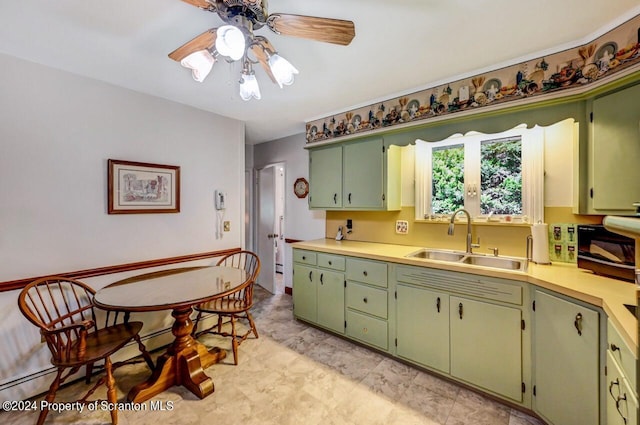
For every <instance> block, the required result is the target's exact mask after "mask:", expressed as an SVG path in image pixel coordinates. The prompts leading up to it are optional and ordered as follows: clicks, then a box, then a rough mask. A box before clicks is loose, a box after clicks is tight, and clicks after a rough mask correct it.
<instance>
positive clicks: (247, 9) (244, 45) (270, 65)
mask: <svg viewBox="0 0 640 425" xmlns="http://www.w3.org/2000/svg"><path fill="white" fill-rule="evenodd" d="M182 1H184V2H185V3H189V4H191V5H193V6H196V7H199V8H200V9H203V10H206V11H209V12H215V13H217V14H218V16H219V17H220V18H221V19H222V21H224V23H225V24H224V25H222V26H220V27H218V28H211V29H209V30H207V31H206V32H204V33H202V34H200V35H199V36H197V37H195V38H194V39H193V40H191V41H189V42H187V43H185V44H184V45H182V46H180V47H179V48H177V49H176V50H174V51H173V52H171V53H170V54H169V57H170V58H171V59H173V60H175V61H177V62H180V63H181V65H182V66H184V67H186V68H189V69H191V70H192V74H193V78H194V79H195V80H196V81H200V82H202V81H203V80H204V79H205V78H206V76H207V75H208V74H209V72H210V71H211V69H212V67H213V64H214V63H215V62H216V60H218V58H219V57H221V56H222V57H224V59H225V60H227V61H228V62H233V61H237V60H241V61H242V74H241V79H240V96H241V97H242V99H243V100H249V99H251V98H255V99H260V90H259V88H258V84H257V81H256V80H255V75H254V73H253V69H252V66H253V65H254V64H257V63H260V65H261V66H262V68H263V69H264V70H265V72H266V73H267V75H268V76H269V78H270V79H271V80H272V81H273V82H274V83H276V84H278V85H279V86H280V87H282V86H283V85H290V84H292V83H293V78H294V75H295V74H298V70H297V69H296V68H295V67H294V66H293V65H291V64H290V63H289V62H288V61H287V60H286V59H284V58H282V57H281V56H280V55H279V54H278V52H277V51H276V50H275V48H274V47H273V45H272V44H271V43H270V42H269V40H267V39H266V38H265V37H263V36H260V35H255V34H254V31H255V30H258V29H260V28H262V27H264V26H267V27H268V28H269V29H270V30H271V31H273V32H274V33H276V34H281V35H288V36H294V37H300V38H306V39H310V40H316V41H321V42H326V43H333V44H338V45H343V46H346V45H348V44H349V43H351V40H352V39H353V37H355V26H354V24H353V22H352V21H346V20H342V19H332V18H320V17H315V16H303V15H291V14H285V13H272V14H269V13H268V11H267V0H182ZM249 52H251V55H249Z"/></svg>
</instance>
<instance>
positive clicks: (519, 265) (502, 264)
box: [406, 248, 527, 272]
mask: <svg viewBox="0 0 640 425" xmlns="http://www.w3.org/2000/svg"><path fill="white" fill-rule="evenodd" d="M406 258H415V259H419V260H436V261H446V262H450V263H457V264H468V265H474V266H482V267H488V268H492V269H500V270H514V271H521V272H524V271H526V270H527V260H526V259H524V258H513V257H496V256H490V255H483V254H474V253H467V252H459V251H447V250H442V249H429V248H424V249H421V250H418V251H416V252H412V253H411V254H408V255H407V256H406Z"/></svg>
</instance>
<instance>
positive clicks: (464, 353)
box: [449, 296, 523, 402]
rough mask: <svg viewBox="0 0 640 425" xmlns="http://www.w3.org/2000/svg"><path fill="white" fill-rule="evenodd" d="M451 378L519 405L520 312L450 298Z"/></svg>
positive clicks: (521, 397)
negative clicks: (506, 398)
mask: <svg viewBox="0 0 640 425" xmlns="http://www.w3.org/2000/svg"><path fill="white" fill-rule="evenodd" d="M450 306H451V307H450V310H449V317H450V328H451V375H452V376H454V377H456V378H458V379H461V380H463V381H466V382H469V383H472V384H474V385H478V386H480V387H482V388H485V389H487V390H489V391H491V392H493V393H496V394H500V395H502V396H505V397H508V398H510V399H512V400H514V401H517V402H521V401H522V399H523V395H522V382H523V380H522V312H521V310H520V309H518V308H512V307H505V306H502V305H496V304H491V303H487V302H482V301H475V300H470V299H466V298H462V297H454V296H452V297H450Z"/></svg>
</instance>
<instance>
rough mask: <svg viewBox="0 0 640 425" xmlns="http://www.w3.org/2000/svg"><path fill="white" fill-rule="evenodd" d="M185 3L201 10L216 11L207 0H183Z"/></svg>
mask: <svg viewBox="0 0 640 425" xmlns="http://www.w3.org/2000/svg"><path fill="white" fill-rule="evenodd" d="M182 1H183V2H185V3H189V4H190V5H192V6H195V7H199V8H200V9H206V10H209V9H215V6H214V5H212V4H211V3H209V2H208V1H207V0H182Z"/></svg>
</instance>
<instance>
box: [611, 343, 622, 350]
mask: <svg viewBox="0 0 640 425" xmlns="http://www.w3.org/2000/svg"><path fill="white" fill-rule="evenodd" d="M616 350H620V347H618V346H617V345H615V344H611V351H616Z"/></svg>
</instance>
